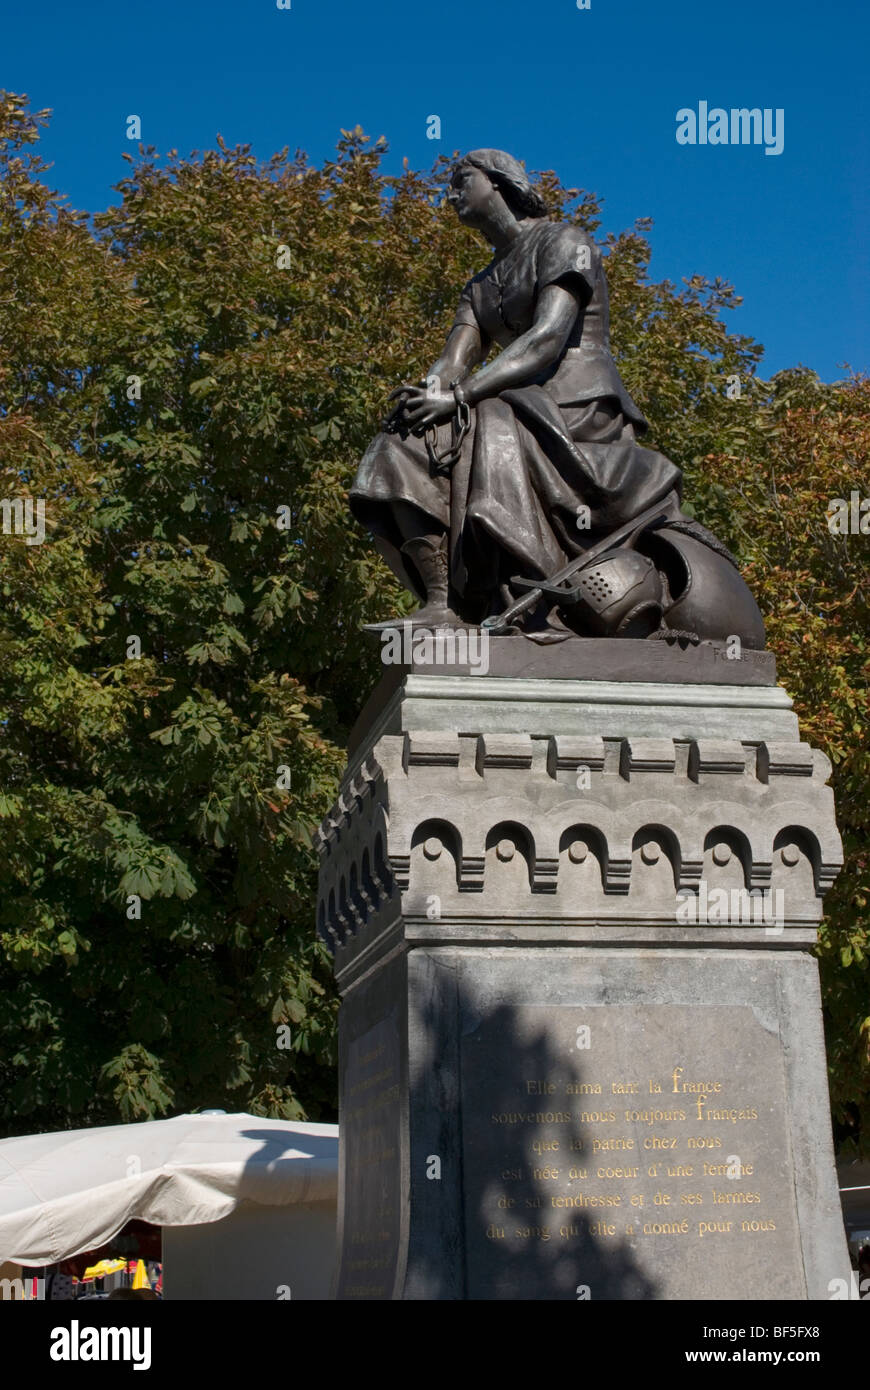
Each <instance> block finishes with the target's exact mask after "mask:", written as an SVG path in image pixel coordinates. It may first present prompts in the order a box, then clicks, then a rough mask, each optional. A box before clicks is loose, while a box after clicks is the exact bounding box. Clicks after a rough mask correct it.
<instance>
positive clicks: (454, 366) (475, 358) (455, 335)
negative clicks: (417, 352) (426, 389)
mask: <svg viewBox="0 0 870 1390" xmlns="http://www.w3.org/2000/svg"><path fill="white" fill-rule="evenodd" d="M482 358H483V341H482V339H481V336H480V329H479V328H477V327H476V326H475V325H474V324H470V323H455V324H454V325H453V327H452V328H451V330H450V332H449V333H448V335H447V342H446V343H445V344H444V351H443V352H442V353H441V356H440V357H439V358H438V361H437V362H433V363H432V366H431V367H430V368H429V370H428V372H427V373H426V378H427V380H428V379H429V378H430V377H433V376H434V377H437V378H438V380H439V381H440V382H441V386H442V388H446V387H448V386H449V385H450V383H451V381H456V380H457V379H458V380H460V381H464V380H465V378H466V377H467V376H468V373H469V372H470V371H471V369H472V367H476V366H477V364H478V362H480V361H481V360H482Z"/></svg>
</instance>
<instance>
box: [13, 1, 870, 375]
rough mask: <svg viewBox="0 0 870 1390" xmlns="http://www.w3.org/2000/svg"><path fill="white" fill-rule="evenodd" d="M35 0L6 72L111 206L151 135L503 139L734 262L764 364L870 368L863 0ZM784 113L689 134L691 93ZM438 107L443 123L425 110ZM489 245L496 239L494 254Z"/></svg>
mask: <svg viewBox="0 0 870 1390" xmlns="http://www.w3.org/2000/svg"><path fill="white" fill-rule="evenodd" d="M290 3H291V8H290V9H288V10H280V9H278V7H277V4H276V0H149V3H147V4H135V3H132V4H124V3H118V0H112V3H108V0H81V3H79V4H75V5H71V4H69V3H68V0H64V2H63V3H62V2H61V0H42V3H39V4H32V5H29V6H26V5H18V6H15V7H7V11H6V13H5V15H4V18H3V46H2V57H0V86H2V87H6V88H7V89H9V90H12V91H18V92H27V93H28V94H29V95H30V98H31V101H32V104H33V106H34V107H37V108H38V107H46V106H47V107H51V108H52V109H53V111H54V117H53V121H52V127H51V132H50V134H49V135H48V136H47V137H46V139H45V141H44V144H43V149H44V153H45V157H46V158H48V159H50V160H52V161H53V162H54V169H53V171H52V173H51V175H50V180H51V182H52V183H53V185H54V186H55V187H57V188H59V189H60V190H61V191H62V192H64V193H66V194H67V195H68V196H69V200H70V202H71V203H72V204H73V205H74V206H77V207H81V208H85V209H87V210H88V211H92V212H93V211H98V210H100V209H102V208H104V207H106V206H108V205H109V204H110V203H111V202H113V201H114V200H115V199H114V196H113V194H112V192H111V189H112V185H113V184H114V183H115V182H117V181H118V179H120V178H121V177H123V176H124V173H125V171H126V168H127V166H126V165H125V164H124V162H123V161H122V159H121V156H122V154H123V153H124V152H125V151H131V150H133V149H134V148H135V146H133V145H131V144H130V142H128V141H127V140H126V138H125V130H126V125H125V122H126V117H127V116H128V115H129V114H133V113H135V114H137V115H139V116H140V117H141V118H142V125H143V129H142V138H143V140H144V141H145V142H146V143H147V144H153V145H156V146H157V148H158V149H159V150H161V151H164V150H167V149H169V148H171V147H173V146H174V147H176V148H177V149H178V150H179V151H180V152H181V153H182V154H186V153H188V152H189V151H190V150H192V149H194V148H198V149H202V148H204V147H207V146H212V145H213V144H214V138H215V134H216V132H218V131H219V132H220V133H221V134H222V135H223V137H224V139H225V140H227V141H228V142H229V143H230V144H235V143H237V142H250V143H251V144H252V146H253V148H254V151H255V153H257V154H258V155H261V156H263V157H266V156H268V155H269V154H271V153H272V152H273V151H274V150H275V149H279V148H281V147H282V146H284V145H289V146H290V149H291V151H292V150H295V149H296V148H302V149H304V150H306V151H307V152H308V154H309V156H310V157H311V158H312V159H314V160H315V161H320V160H322V159H323V158H325V157H327V156H328V155H329V154H330V153H331V152H332V151H333V150H334V146H335V141H336V139H337V138H338V135H339V130H340V128H341V127H342V126H344V127H352V126H355V125H357V124H360V125H362V126H363V128H364V129H365V130H366V132H367V133H369V134H370V135H372V136H378V135H381V134H383V135H385V136H386V137H387V139H388V141H389V144H390V153H389V155H388V157H387V161H386V167H387V169H388V170H389V171H391V172H392V171H396V170H398V169H400V167H401V162H402V157H403V156H407V158H408V159H409V161H410V163H411V165H412V166H415V167H419V168H428V167H429V166H430V165H431V163H432V160H433V158H434V157H435V156H436V155H437V154H439V153H448V154H449V153H451V152H452V151H453V150H454V149H457V148H458V149H467V148H471V147H474V146H480V145H494V146H498V147H500V148H503V149H507V150H509V151H510V152H511V153H513V154H515V155H517V156H518V157H519V158H521V159H523V160H524V161H525V163H526V165H527V167H528V168H530V169H539V168H547V167H551V168H555V169H556V170H557V172H558V173H559V175H560V177H561V178H562V180H563V182H564V183H566V184H569V185H577V186H581V187H585V188H588V189H591V190H593V191H594V192H596V193H598V194H600V195H601V196H602V197H603V198H604V218H603V225H602V231H619V230H621V229H623V228H625V227H627V226H629V225H630V224H631V223H632V222H633V220H634V219H635V217H639V216H649V217H652V218H653V219H654V222H655V226H654V228H653V231H652V236H651V240H652V246H653V261H652V267H651V271H652V275H653V277H654V278H656V279H662V278H665V277H667V278H669V279H671V280H674V281H675V282H677V283H679V281H680V280H681V278H682V277H684V276H688V275H691V274H693V273H701V274H706V275H709V276H711V277H712V276H715V275H720V276H722V277H723V278H724V279H726V280H730V281H731V282H732V283H733V284H734V285H735V286H736V288H737V290H738V292H739V293H740V294H742V295H743V299H744V302H743V306H742V308H740V309H739V310H737V311H736V312H735V313H733V314H730V315H728V316H727V322H728V324H729V327H731V328H732V329H733V330H734V331H740V332H744V333H748V334H750V335H751V336H753V337H754V338H756V339H757V340H758V341H760V342H762V343H763V344H764V346H765V349H766V353H765V359H764V362H763V364H762V373H763V375H771V374H772V373H773V372H775V371H779V370H781V369H782V368H784V367H788V366H797V365H798V364H802V365H804V366H807V367H812V368H813V369H814V370H815V371H817V372H818V373H819V375H820V376H821V377H822V378H823V379H824V380H827V381H831V380H835V379H836V378H838V377H840V376H842V375H844V374H845V373H844V368H843V364H845V363H849V364H850V365H851V367H852V368H854V369H855V370H864V371H866V370H868V369H870V350H868V321H870V265H868V260H870V258H868V255H867V241H868V236H867V227H868V218H870V192H868V190H870V177H868V175H870V168H868V163H870V161H868V153H867V151H868V119H867V118H868V114H870V113H868V106H870V102H868V95H867V93H868V85H870V84H868V78H867V54H868V51H870V21H868V13H870V11H868V5H867V0H826V3H825V4H816V3H810V0H792V2H791V3H786V0H728V3H726V0H721V3H718V4H712V5H711V4H710V3H709V0H659V3H655V0H646V3H644V0H590V8H589V9H588V10H580V9H578V8H577V2H576V0H536V2H534V3H533V2H531V0H526V3H523V2H522V0H438V3H437V4H435V3H417V4H415V3H413V0H381V2H380V3H378V0H290ZM700 101H706V102H707V103H708V105H709V107H711V108H712V107H716V106H720V107H723V108H725V109H727V110H730V109H731V108H732V107H744V106H745V107H760V108H762V109H763V108H770V109H771V110H776V109H777V108H781V109H782V110H783V112H784V125H783V129H784V147H783V151H782V153H781V154H778V155H766V154H765V151H764V146H763V145H752V144H750V145H746V146H744V145H711V144H707V145H700V144H696V145H694V146H690V145H679V144H678V143H677V141H676V138H675V133H676V129H677V122H676V113H677V111H678V110H679V109H681V108H686V107H691V108H693V109H695V110H697V108H698V103H699V102H700ZM433 114H435V115H438V116H439V117H440V119H441V133H442V138H441V140H440V141H433V140H429V139H427V138H426V118H427V117H428V116H430V115H433ZM485 256H486V251H485V248H483V247H482V263H483V260H484V259H485Z"/></svg>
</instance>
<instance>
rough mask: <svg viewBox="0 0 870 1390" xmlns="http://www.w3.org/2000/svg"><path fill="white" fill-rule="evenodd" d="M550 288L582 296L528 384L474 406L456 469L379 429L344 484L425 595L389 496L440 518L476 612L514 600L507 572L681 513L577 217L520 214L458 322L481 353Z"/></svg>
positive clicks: (669, 467)
mask: <svg viewBox="0 0 870 1390" xmlns="http://www.w3.org/2000/svg"><path fill="white" fill-rule="evenodd" d="M547 285H565V286H567V287H569V288H570V289H572V290H573V291H574V292H575V293H576V294H577V295H578V296H579V299H580V303H581V311H580V313H579V315H578V317H577V321H576V324H575V326H574V328H573V330H572V332H571V336H570V339H569V341H568V343H567V345H566V347H565V349H564V351H563V352H562V354H561V356H560V358H559V359H558V361H557V362H555V363H554V364H553V365H552V366H551V367H550V368H548V369H547V371H546V372H543V373H541V374H540V375H539V376H538V377H536V378H535V379H534V381H533V382H531V383H529V384H528V385H525V386H520V387H516V388H512V389H510V390H504V391H502V392H501V393H500V395H499V396H497V397H492V398H489V399H487V400H482V401H480V402H479V403H478V404H477V406H476V407H474V408H473V409H472V410H471V417H472V426H471V430H470V432H469V433H468V435H467V436H466V438H465V441H464V443H463V446H462V454H461V458H460V460H459V462H458V463H456V464H455V465H454V467H453V469H452V472H448V473H446V474H441V473H439V472H438V471H436V470H435V469H433V467H432V466H431V464H430V461H429V457H428V454H427V450H426V447H425V443H424V441H423V439H421V438H418V437H416V436H414V435H412V434H410V433H408V432H407V431H404V430H403V431H402V432H401V433H381V434H379V435H378V436H377V437H376V438H375V439H374V440H373V441H372V443H371V444H370V445H369V448H368V449H367V450H366V452H365V455H364V456H363V459H362V461H361V463H360V466H359V470H358V472H357V475H356V478H355V480H354V483H353V487H352V489H351V492H350V506H351V509H352V511H353V513H354V515H355V516H356V517H357V518H358V519H359V520H360V521H361V522H362V523H363V524H364V525H365V526H367V527H368V528H369V530H370V531H372V532H373V533H374V534H375V535H376V536H377V537H378V538H379V540H380V548H381V550H382V553H383V554H384V555H385V557H386V559H387V560H388V562H389V563H390V565H391V567H392V568H393V570H394V571H395V573H396V574H397V575H398V576H399V578H400V579H401V580H402V582H403V583H404V584H405V585H406V586H407V587H408V588H409V589H411V590H412V591H413V592H416V593H419V594H420V596H421V598H422V597H425V593H424V591H423V587H422V585H421V583H420V581H419V577H418V576H417V575H416V574H415V573H413V572H412V567H411V565H410V564H408V565H407V567H406V557H405V556H403V555H402V554H400V546H401V544H402V535H401V533H400V531H399V528H398V526H397V524H396V521H395V519H394V517H393V507H394V504H395V503H396V502H397V501H404V502H410V503H412V504H413V505H414V506H416V507H418V508H419V509H420V511H421V512H424V513H425V514H426V515H427V516H428V517H431V518H434V520H435V521H436V522H438V523H440V525H441V526H443V527H445V528H447V529H448V531H449V534H450V565H451V583H452V586H453V589H454V592H455V594H456V595H457V596H459V598H460V600H461V606H462V609H463V612H464V616H465V617H466V618H470V619H472V620H474V621H479V620H480V618H481V617H483V616H485V615H486V614H487V613H488V612H497V611H500V609H501V608H502V607H503V605H504V603H505V601H506V600H508V599H509V598H510V595H509V593H508V591H507V590H506V589H505V588H504V587H502V586H504V585H505V584H506V581H507V579H508V578H509V576H510V575H513V574H519V575H523V576H524V577H528V578H535V579H539V578H547V577H549V576H550V575H552V574H553V573H555V571H557V570H558V569H560V568H561V567H562V566H563V565H565V564H566V563H567V562H568V561H569V560H570V559H572V558H574V557H575V556H577V555H579V554H581V553H582V552H583V551H584V550H586V549H588V547H589V546H590V545H592V544H594V543H595V542H596V541H599V540H601V539H602V537H604V536H605V535H607V534H608V533H609V532H610V531H612V530H614V529H615V527H617V526H618V525H620V524H621V523H623V522H625V521H629V520H631V519H632V518H633V517H635V516H637V515H638V514H639V513H640V512H642V511H644V510H645V509H646V508H648V507H650V506H652V505H654V504H655V503H657V502H661V503H662V510H663V511H665V512H666V513H667V514H668V516H669V517H670V516H672V517H673V518H674V519H675V520H676V521H677V523H678V524H680V522H681V521H682V520H683V519H682V518H681V514H680V511H679V498H680V490H681V480H682V475H681V473H680V470H679V468H677V466H676V465H675V464H673V463H671V461H670V460H669V459H667V458H665V456H664V455H663V454H660V453H656V452H655V451H653V450H651V449H645V448H643V447H642V446H641V445H639V444H638V443H637V438H636V436H637V434H638V433H642V432H644V431H645V430H646V428H647V422H646V420H645V419H644V417H643V415H642V414H641V412H640V410H639V409H638V407H637V406H636V405H635V403H634V401H633V400H632V399H631V396H630V395H629V394H628V392H627V390H626V389H625V386H624V385H623V383H622V381H621V379H620V376H619V372H618V371H617V368H616V364H615V362H614V360H613V357H612V356H611V352H610V335H609V311H608V295H607V281H606V278H605V275H604V270H603V268H602V263H601V254H600V252H599V251H598V249H597V247H596V246H595V245H594V244H593V243H592V242H591V241H590V239H589V238H588V236H587V235H586V234H585V232H583V231H582V229H581V228H579V227H577V226H574V225H572V224H570V223H564V222H551V221H550V220H549V219H547V218H540V219H536V220H534V221H530V222H528V223H526V224H525V226H524V227H523V229H522V231H521V232H520V235H519V236H518V237H517V239H516V240H515V241H514V242H513V243H512V245H511V246H510V247H509V249H508V250H507V251H505V252H504V253H502V254H500V255H497V256H496V257H495V258H494V259H493V260H492V261H491V262H490V263H489V265H488V266H487V267H486V269H485V270H482V271H481V272H480V274H478V275H475V276H474V278H473V279H471V280H469V282H468V284H467V285H466V286H465V288H464V290H463V291H462V295H461V297H460V301H459V308H458V311H457V314H456V319H455V322H456V324H476V325H477V327H478V329H479V331H480V334H481V339H482V342H483V344H484V348H485V350H488V349H489V346H490V345H491V344H492V343H493V342H494V343H497V344H499V345H500V346H502V347H505V346H506V345H507V344H509V343H511V342H513V341H514V340H515V339H516V338H518V337H519V336H520V335H521V334H523V333H525V332H526V331H527V330H528V329H529V328H531V326H532V323H533V320H534V315H535V307H536V304H537V301H538V296H539V295H540V293H541V291H542V290H543V289H544V288H545V287H546V286H547ZM444 385H445V386H446V385H447V383H444ZM449 442H450V426H449V424H446V425H443V426H439V427H438V451H439V452H441V451H443V450H444V449H445V448H446V447H447V445H448V444H449ZM584 508H588V512H587V511H584V510H582V509H584ZM685 521H686V523H688V524H691V523H689V522H688V518H686V519H685ZM434 529H437V528H433V530H434ZM711 539H712V538H711Z"/></svg>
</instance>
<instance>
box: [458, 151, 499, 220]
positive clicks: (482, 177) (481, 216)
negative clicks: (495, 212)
mask: <svg viewBox="0 0 870 1390" xmlns="http://www.w3.org/2000/svg"><path fill="white" fill-rule="evenodd" d="M500 197H501V194H500V193H499V191H498V189H497V188H496V187H495V185H494V184H493V183H491V182H490V180H489V178H488V177H487V175H486V174H485V173H484V172H483V170H482V169H476V168H475V167H474V165H473V164H459V165H457V167H456V169H455V170H454V172H453V177H452V179H451V180H450V189H449V191H448V193H447V201H448V203H449V204H450V206H451V207H452V208H453V211H454V212H455V213H456V215H457V217H458V218H459V220H460V221H461V222H465V223H467V225H468V226H470V227H478V226H480V224H481V222H483V221H484V220H485V219H486V218H487V217H488V216H489V215H490V214H491V212H492V209H493V204H494V202H495V200H496V199H497V198H500Z"/></svg>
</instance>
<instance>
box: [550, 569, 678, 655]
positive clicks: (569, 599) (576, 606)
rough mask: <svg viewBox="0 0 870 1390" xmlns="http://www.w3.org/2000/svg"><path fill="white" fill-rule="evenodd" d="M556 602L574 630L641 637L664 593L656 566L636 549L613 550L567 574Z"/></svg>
mask: <svg viewBox="0 0 870 1390" xmlns="http://www.w3.org/2000/svg"><path fill="white" fill-rule="evenodd" d="M570 584H571V588H570V589H567V590H566V592H565V594H564V596H561V595H560V597H559V608H560V609H561V610H562V611H563V614H564V618H565V621H566V623H568V624H569V625H570V626H571V627H572V628H573V629H574V631H575V632H581V633H583V634H585V635H587V636H588V635H589V633H590V632H591V633H592V634H593V635H595V636H599V637H647V636H648V635H649V634H650V633H651V632H655V631H656V629H657V628H658V627H659V626H660V623H661V617H662V605H663V601H664V595H663V590H662V582H661V578H660V576H659V573H658V570H657V569H656V567H655V565H654V564H653V562H652V560H651V559H649V557H648V556H646V555H639V554H638V553H637V551H636V550H629V549H624V550H615V551H613V552H612V553H611V554H609V555H605V556H603V557H602V558H601V559H600V560H596V561H594V562H593V563H592V564H591V565H590V566H589V567H588V569H584V570H581V571H580V573H579V574H577V575H575V576H573V577H572V579H571V581H570Z"/></svg>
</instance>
